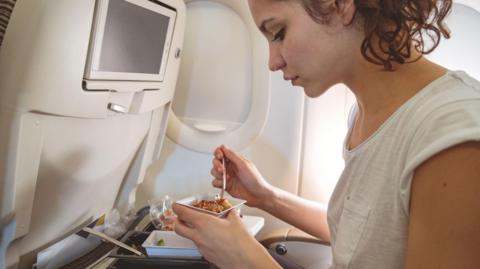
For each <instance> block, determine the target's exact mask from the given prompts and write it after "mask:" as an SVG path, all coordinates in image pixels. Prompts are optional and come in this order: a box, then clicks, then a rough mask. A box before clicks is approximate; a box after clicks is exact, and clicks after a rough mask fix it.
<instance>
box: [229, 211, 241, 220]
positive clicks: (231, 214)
mask: <svg viewBox="0 0 480 269" xmlns="http://www.w3.org/2000/svg"><path fill="white" fill-rule="evenodd" d="M227 220H228V221H233V222H241V221H242V219H241V216H240V211H239V210H238V209H236V208H234V209H232V210H230V212H228V215H227Z"/></svg>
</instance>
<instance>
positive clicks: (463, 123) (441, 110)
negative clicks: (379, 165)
mask: <svg viewBox="0 0 480 269" xmlns="http://www.w3.org/2000/svg"><path fill="white" fill-rule="evenodd" d="M407 110H408V111H407V112H406V113H405V115H403V117H405V121H407V122H408V123H407V124H406V125H405V126H404V127H405V128H404V130H405V132H408V135H407V137H408V140H409V144H408V149H407V159H408V161H407V168H410V169H414V168H415V167H416V166H418V165H420V164H421V163H423V162H424V161H426V160H427V159H428V158H430V157H432V156H433V155H434V154H436V153H438V152H440V151H443V150H445V149H448V148H449V147H452V146H454V145H457V144H460V143H463V142H466V141H473V140H480V83H479V82H478V81H476V80H474V79H473V78H471V77H469V76H468V75H466V74H465V73H463V72H451V73H450V74H449V75H447V76H446V77H444V79H443V80H442V81H438V82H437V83H436V84H435V85H432V87H431V88H430V89H426V90H425V92H424V93H422V96H420V98H417V100H415V101H414V102H412V104H411V105H410V107H409V108H408V109H407Z"/></svg>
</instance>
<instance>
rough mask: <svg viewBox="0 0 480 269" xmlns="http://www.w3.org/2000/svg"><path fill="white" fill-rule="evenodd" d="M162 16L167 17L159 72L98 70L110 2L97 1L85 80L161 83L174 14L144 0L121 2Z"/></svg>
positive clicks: (170, 41) (169, 44)
mask: <svg viewBox="0 0 480 269" xmlns="http://www.w3.org/2000/svg"><path fill="white" fill-rule="evenodd" d="M122 1H125V2H128V3H131V4H134V5H137V6H140V7H143V8H145V9H148V10H151V11H153V12H156V13H159V14H161V15H163V16H166V17H169V18H170V20H169V22H168V27H167V34H166V37H165V46H164V49H163V55H162V62H161V63H160V70H158V72H157V73H156V74H147V73H131V72H109V71H100V70H98V67H99V64H100V53H101V50H102V45H103V36H104V33H105V25H106V19H107V13H108V6H109V3H110V0H97V6H96V12H95V18H94V21H93V23H94V25H93V32H92V38H91V41H90V49H89V54H88V60H87V66H86V70H85V79H87V80H116V81H119V80H120V81H160V82H161V81H163V79H164V77H165V71H166V66H167V62H168V55H169V52H170V46H171V43H172V38H173V30H174V25H175V18H176V12H175V11H174V10H171V9H168V8H166V7H164V6H161V5H159V4H156V3H153V2H151V1H146V0H122Z"/></svg>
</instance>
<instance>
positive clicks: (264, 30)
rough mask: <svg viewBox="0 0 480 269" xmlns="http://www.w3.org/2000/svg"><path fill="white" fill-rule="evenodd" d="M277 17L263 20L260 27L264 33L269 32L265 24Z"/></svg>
mask: <svg viewBox="0 0 480 269" xmlns="http://www.w3.org/2000/svg"><path fill="white" fill-rule="evenodd" d="M274 19H275V18H270V19H266V20H264V21H263V22H262V24H261V25H260V27H259V29H260V31H261V32H262V33H265V32H267V28H265V25H266V24H267V23H269V22H271V21H273V20H274Z"/></svg>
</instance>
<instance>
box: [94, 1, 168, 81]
mask: <svg viewBox="0 0 480 269" xmlns="http://www.w3.org/2000/svg"><path fill="white" fill-rule="evenodd" d="M169 20H170V18H169V17H167V16H164V15H162V14H158V13H156V12H153V11H151V10H149V9H146V8H143V7H141V6H137V5H134V4H131V3H129V2H126V1H124V0H110V2H109V4H108V11H107V18H106V23H105V31H104V36H103V42H102V48H101V54H100V61H99V71H106V72H124V73H144V74H159V72H160V66H161V63H162V57H163V52H164V49H165V41H166V38H167V30H168V24H169Z"/></svg>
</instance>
